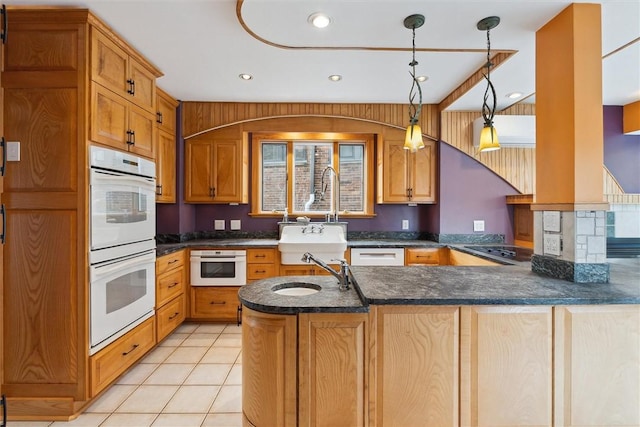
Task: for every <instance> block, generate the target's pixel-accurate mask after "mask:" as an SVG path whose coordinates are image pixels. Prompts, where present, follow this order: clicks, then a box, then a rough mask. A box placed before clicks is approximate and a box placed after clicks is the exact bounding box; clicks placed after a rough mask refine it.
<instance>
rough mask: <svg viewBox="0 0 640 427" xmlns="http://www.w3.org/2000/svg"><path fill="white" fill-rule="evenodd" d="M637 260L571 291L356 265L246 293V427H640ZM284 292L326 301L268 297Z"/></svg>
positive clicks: (479, 276)
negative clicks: (344, 273)
mask: <svg viewBox="0 0 640 427" xmlns="http://www.w3.org/2000/svg"><path fill="white" fill-rule="evenodd" d="M639 266H640V260H636V259H634V260H625V261H624V262H621V263H617V262H613V263H612V264H611V283H609V284H592V285H577V284H575V283H571V282H566V281H562V280H557V279H551V278H546V277H544V276H540V275H537V274H535V273H532V272H531V271H530V267H528V266H527V265H526V264H525V265H522V266H505V267H493V266H487V267H466V266H465V267H446V266H442V267H352V277H353V279H354V284H353V287H352V289H351V290H350V291H347V292H342V293H341V292H340V291H338V290H337V283H336V282H337V281H336V280H335V279H334V278H332V277H312V276H299V277H275V278H270V279H265V280H262V281H258V282H255V283H253V284H250V285H247V286H245V287H243V288H242V289H241V291H240V294H239V296H240V300H241V302H242V303H243V305H244V308H243V387H244V390H243V412H244V417H245V421H247V422H249V423H250V424H248V425H255V426H263V425H283V426H289V425H300V426H305V425H371V426H372V425H376V426H381V425H402V426H413V425H421V426H424V425H428V426H430V425H434V426H436V425H437V426H441V425H465V426H486V425H511V426H533V425H536V426H539V425H552V424H553V425H567V426H569V425H571V426H576V425H599V426H606V425H640V406H639V405H640V403H639V402H640V268H639ZM290 282H308V283H311V284H315V285H319V286H320V287H321V290H320V291H319V292H317V293H315V294H312V295H306V296H283V295H278V294H276V293H274V292H273V291H272V289H273V288H274V287H276V288H277V287H280V286H283V285H286V284H287V283H290Z"/></svg>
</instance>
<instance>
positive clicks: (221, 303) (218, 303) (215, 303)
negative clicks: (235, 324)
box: [209, 301, 227, 305]
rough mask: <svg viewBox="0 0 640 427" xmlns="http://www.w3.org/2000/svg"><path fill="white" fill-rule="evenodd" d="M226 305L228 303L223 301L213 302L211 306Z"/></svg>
mask: <svg viewBox="0 0 640 427" xmlns="http://www.w3.org/2000/svg"><path fill="white" fill-rule="evenodd" d="M226 303H227V302H226V301H222V302H216V301H211V302H210V303H209V304H211V305H225V304H226Z"/></svg>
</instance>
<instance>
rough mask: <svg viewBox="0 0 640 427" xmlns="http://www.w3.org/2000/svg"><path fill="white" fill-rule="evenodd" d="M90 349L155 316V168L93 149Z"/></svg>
mask: <svg viewBox="0 0 640 427" xmlns="http://www.w3.org/2000/svg"><path fill="white" fill-rule="evenodd" d="M90 152H91V171H90V174H91V180H90V183H91V188H90V199H91V205H90V208H91V209H90V212H91V213H90V228H91V230H90V236H91V242H90V247H91V252H90V254H89V262H90V264H91V266H90V271H89V277H90V282H91V285H90V290H89V294H90V298H89V301H90V308H89V310H90V348H89V354H95V353H96V352H98V351H99V350H101V349H102V348H104V347H106V346H107V345H109V344H110V343H111V342H113V341H115V340H116V339H117V338H119V337H121V336H122V335H124V334H125V333H126V332H128V331H130V330H131V329H133V328H135V327H136V326H137V325H139V324H141V323H142V322H143V321H145V320H146V319H148V318H150V317H152V316H153V315H154V305H155V261H156V251H155V249H156V242H155V231H156V216H155V215H156V213H155V211H156V206H155V163H153V162H152V161H150V160H147V159H143V158H140V157H137V156H133V155H131V154H128V153H123V152H120V151H116V150H111V149H106V148H101V147H95V146H92V147H91V151H90Z"/></svg>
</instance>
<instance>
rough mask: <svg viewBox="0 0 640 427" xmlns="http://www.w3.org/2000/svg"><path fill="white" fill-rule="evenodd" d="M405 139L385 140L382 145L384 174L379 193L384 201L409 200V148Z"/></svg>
mask: <svg viewBox="0 0 640 427" xmlns="http://www.w3.org/2000/svg"><path fill="white" fill-rule="evenodd" d="M403 146H404V141H392V140H385V141H384V142H383V147H382V174H381V177H380V178H381V182H379V183H380V185H379V187H382V189H381V191H380V188H379V190H378V194H379V195H380V194H381V195H382V200H378V201H379V202H383V203H389V202H391V203H393V202H396V203H397V202H407V200H408V197H407V196H408V189H409V181H408V174H407V155H408V154H409V153H408V151H407V150H405V149H404V148H403Z"/></svg>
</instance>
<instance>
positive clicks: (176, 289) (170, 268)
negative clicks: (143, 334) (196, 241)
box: [156, 249, 187, 342]
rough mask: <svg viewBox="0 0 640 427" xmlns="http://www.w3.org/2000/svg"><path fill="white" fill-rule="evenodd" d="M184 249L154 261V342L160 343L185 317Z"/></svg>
mask: <svg viewBox="0 0 640 427" xmlns="http://www.w3.org/2000/svg"><path fill="white" fill-rule="evenodd" d="M186 255H187V251H186V250H185V249H183V250H180V251H177V252H173V253H170V254H166V255H163V256H160V257H158V259H157V260H156V340H157V342H160V341H162V340H163V339H164V338H165V337H166V336H167V335H169V334H170V333H171V332H172V331H173V330H175V329H176V328H177V327H178V326H180V324H181V323H182V322H183V321H184V319H185V318H186V317H187V316H186V314H187V297H186V296H185V289H186V288H187V266H186Z"/></svg>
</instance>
